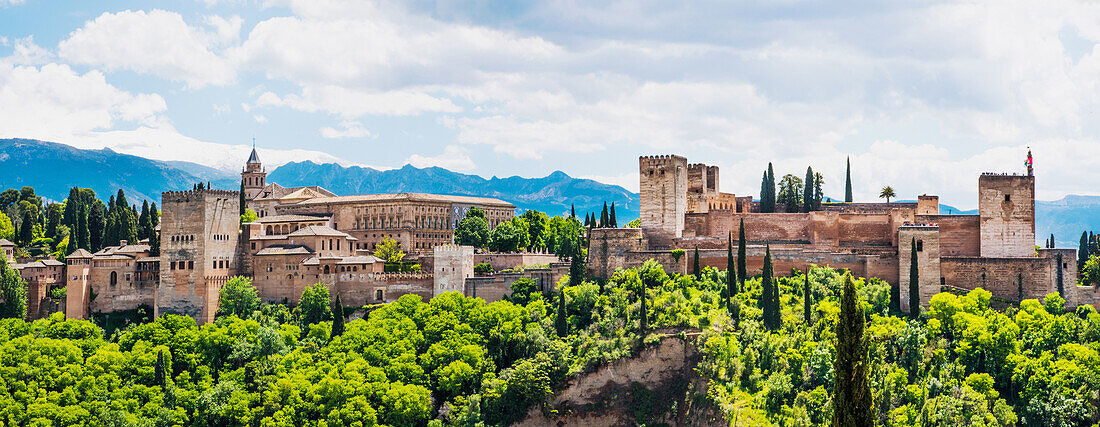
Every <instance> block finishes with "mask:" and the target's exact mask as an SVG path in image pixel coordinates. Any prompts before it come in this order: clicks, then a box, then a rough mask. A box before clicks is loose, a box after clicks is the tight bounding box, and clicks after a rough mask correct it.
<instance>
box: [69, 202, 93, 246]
mask: <svg viewBox="0 0 1100 427" xmlns="http://www.w3.org/2000/svg"><path fill="white" fill-rule="evenodd" d="M89 219H91V218H89V217H88V207H87V206H86V205H84V204H80V205H78V206H77V214H76V220H77V226H76V229H75V231H73V235H75V236H77V239H76V241H77V245H76V246H73V247H72V249H73V250H76V248H84V249H87V250H89V251H91V252H96V250H95V249H93V248H92V246H91V244H92V243H91V239H92V236H91V233H90V231H89V228H88V222H89ZM69 241H70V242H72V241H73V240H72V238H70V239H69ZM96 241H97V242H98V241H99V239H96Z"/></svg>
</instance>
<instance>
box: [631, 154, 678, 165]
mask: <svg viewBox="0 0 1100 427" xmlns="http://www.w3.org/2000/svg"><path fill="white" fill-rule="evenodd" d="M674 161H679V162H683V163H687V157H683V156H677V155H675V154H662V155H658V156H638V162H639V163H640V164H642V165H651V166H652V165H667V164H671V163H672V162H674Z"/></svg>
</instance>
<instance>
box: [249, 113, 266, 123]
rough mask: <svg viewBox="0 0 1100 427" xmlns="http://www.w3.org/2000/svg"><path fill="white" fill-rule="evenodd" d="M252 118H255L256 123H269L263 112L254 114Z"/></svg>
mask: <svg viewBox="0 0 1100 427" xmlns="http://www.w3.org/2000/svg"><path fill="white" fill-rule="evenodd" d="M252 120H255V121H256V123H267V117H264V116H263V115H262V114H253V115H252Z"/></svg>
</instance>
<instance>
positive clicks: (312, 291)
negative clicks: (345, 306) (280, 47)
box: [298, 282, 332, 327]
mask: <svg viewBox="0 0 1100 427" xmlns="http://www.w3.org/2000/svg"><path fill="white" fill-rule="evenodd" d="M331 307H332V300H331V299H330V298H329V291H328V287H327V286H325V284H324V283H321V282H318V283H315V284H313V285H310V286H306V288H305V289H304V290H303V291H302V299H301V300H300V301H299V302H298V309H299V310H300V312H301V321H302V325H303V326H307V327H308V326H309V325H312V324H314V323H318V322H324V321H326V320H329V319H331V318H332V308H331Z"/></svg>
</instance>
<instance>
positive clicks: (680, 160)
mask: <svg viewBox="0 0 1100 427" xmlns="http://www.w3.org/2000/svg"><path fill="white" fill-rule="evenodd" d="M638 172H639V175H640V186H639V188H640V202H639V208H640V214H641V216H640V218H641V223H642V228H644V229H646V231H647V233H652V234H653V236H654V237H655V238H656V239H661V238H675V237H680V236H681V233H682V232H683V229H684V214H685V213H686V212H687V193H688V191H687V190H688V178H687V159H686V158H684V157H680V156H643V157H639V158H638Z"/></svg>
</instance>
